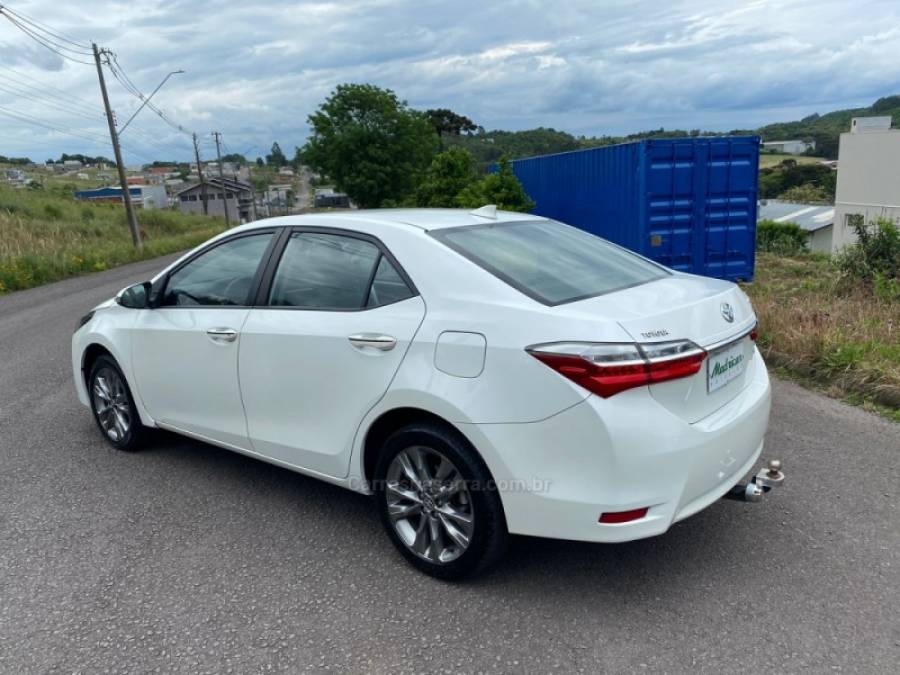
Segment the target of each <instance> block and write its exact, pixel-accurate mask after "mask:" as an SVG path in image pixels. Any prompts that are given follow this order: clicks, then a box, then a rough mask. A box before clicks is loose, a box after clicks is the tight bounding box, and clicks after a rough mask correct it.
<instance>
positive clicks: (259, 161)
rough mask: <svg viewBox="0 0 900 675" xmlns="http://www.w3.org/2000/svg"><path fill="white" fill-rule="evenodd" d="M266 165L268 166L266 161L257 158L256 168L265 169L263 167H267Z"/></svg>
mask: <svg viewBox="0 0 900 675" xmlns="http://www.w3.org/2000/svg"><path fill="white" fill-rule="evenodd" d="M265 165H266V163H265V161H264V160H263V158H262V157H257V158H256V166H259V167H263V166H265Z"/></svg>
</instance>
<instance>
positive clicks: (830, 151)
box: [757, 95, 900, 159]
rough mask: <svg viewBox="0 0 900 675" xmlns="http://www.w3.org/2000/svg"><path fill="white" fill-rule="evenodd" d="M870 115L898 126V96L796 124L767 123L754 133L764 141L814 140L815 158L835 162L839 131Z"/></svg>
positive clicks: (899, 114) (810, 118)
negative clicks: (823, 158)
mask: <svg viewBox="0 0 900 675" xmlns="http://www.w3.org/2000/svg"><path fill="white" fill-rule="evenodd" d="M874 115H890V116H891V117H892V118H893V123H894V125H895V126H900V95H897V96H885V97H884V98H880V99H878V100H877V101H875V103H873V104H872V105H870V106H869V107H868V108H848V109H847V110H835V111H834V112H830V113H825V114H824V115H819V114H818V113H816V114H814V115H810V116H809V117H804V118H803V119H802V120H799V121H797V122H777V123H775V124H767V125H766V126H764V127H760V128H759V129H758V130H757V133H759V135H760V136H762V138H763V140H764V141H789V140H793V139H795V138H796V139H801V140H814V141H815V142H816V151H815V152H816V154H817V155H819V156H821V157H827V158H828V159H837V152H838V137H839V135H840V134H841V133H842V132H844V131H850V120H851V118H853V117H871V116H874Z"/></svg>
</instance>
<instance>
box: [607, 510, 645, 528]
mask: <svg viewBox="0 0 900 675" xmlns="http://www.w3.org/2000/svg"><path fill="white" fill-rule="evenodd" d="M647 511H648V508H647V507H644V508H642V509H631V511H613V512H611V513H601V514H600V522H601V523H605V524H607V525H610V524H612V523H630V522H631V521H632V520H640V519H641V518H643V517H644V516H646V515H647Z"/></svg>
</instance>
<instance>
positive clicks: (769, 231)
mask: <svg viewBox="0 0 900 675" xmlns="http://www.w3.org/2000/svg"><path fill="white" fill-rule="evenodd" d="M808 238H809V233H808V232H806V231H805V230H803V229H802V228H801V227H800V226H799V225H797V223H778V222H775V221H774V220H761V221H759V222H758V223H757V224H756V249H757V250H758V251H764V252H766V253H777V254H778V255H798V254H800V253H803V252H804V251H805V250H806V242H807V239H808Z"/></svg>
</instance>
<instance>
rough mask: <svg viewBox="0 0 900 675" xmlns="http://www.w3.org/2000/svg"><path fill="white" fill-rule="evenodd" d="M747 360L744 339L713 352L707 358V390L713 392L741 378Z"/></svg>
mask: <svg viewBox="0 0 900 675" xmlns="http://www.w3.org/2000/svg"><path fill="white" fill-rule="evenodd" d="M745 360H746V356H744V341H743V340H738V341H737V342H735V343H734V344H731V345H728V346H727V347H723V348H722V349H719V350H717V351H715V352H713V353H711V354H710V355H709V358H708V359H707V360H706V390H707V391H708V392H709V393H710V394H711V393H713V392H714V391H717V390H719V389H721V388H722V387H724V386H725V385H726V384H728V383H729V382H731V381H732V380H735V379H737V378H739V377H740V376H741V375H742V374H743V372H744V361H745Z"/></svg>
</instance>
